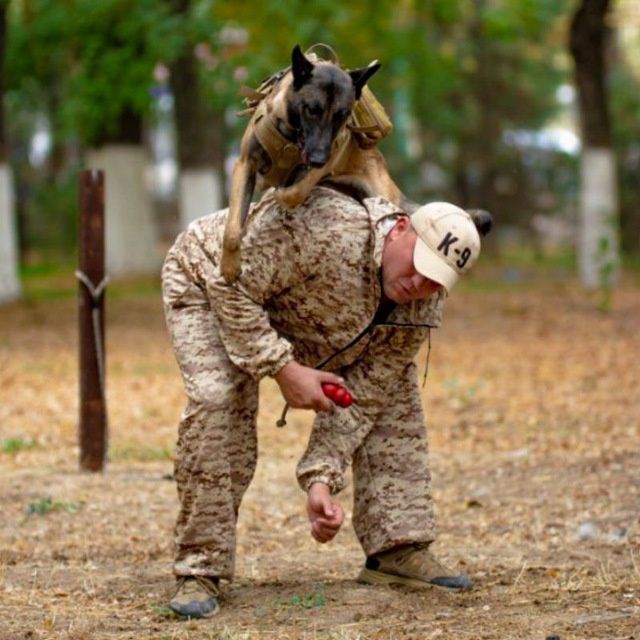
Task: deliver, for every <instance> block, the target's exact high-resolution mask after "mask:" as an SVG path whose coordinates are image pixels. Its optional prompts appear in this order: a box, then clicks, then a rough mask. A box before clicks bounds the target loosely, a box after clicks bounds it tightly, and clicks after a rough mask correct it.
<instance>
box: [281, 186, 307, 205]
mask: <svg viewBox="0 0 640 640" xmlns="http://www.w3.org/2000/svg"><path fill="white" fill-rule="evenodd" d="M273 195H274V197H275V199H276V202H277V203H278V204H279V205H280V206H281V207H284V208H285V209H293V208H294V207H297V206H298V205H300V204H302V203H303V202H304V200H305V197H306V195H307V194H306V193H302V192H301V191H300V189H296V188H295V187H286V188H280V189H276V190H275V192H274V194H273Z"/></svg>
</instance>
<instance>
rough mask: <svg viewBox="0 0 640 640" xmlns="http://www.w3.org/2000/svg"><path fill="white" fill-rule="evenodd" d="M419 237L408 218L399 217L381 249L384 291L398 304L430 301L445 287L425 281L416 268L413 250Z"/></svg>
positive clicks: (427, 279)
mask: <svg viewBox="0 0 640 640" xmlns="http://www.w3.org/2000/svg"><path fill="white" fill-rule="evenodd" d="M417 239H418V236H417V235H416V232H415V231H414V230H413V227H412V226H411V223H410V221H409V218H408V217H406V216H403V217H401V218H398V221H397V222H396V224H395V226H394V227H393V229H391V231H389V233H388V234H387V237H386V239H385V244H384V249H383V250H382V290H383V292H384V295H385V296H386V297H387V298H389V300H393V302H396V303H397V304H406V303H407V302H411V301H412V300H421V299H423V298H428V297H429V296H430V295H431V294H433V293H435V292H436V291H439V290H440V289H441V288H442V285H440V284H438V283H437V282H434V281H433V280H429V278H425V277H424V276H423V275H421V274H419V273H418V272H417V271H416V270H415V267H414V266H413V250H414V248H415V246H416V240H417Z"/></svg>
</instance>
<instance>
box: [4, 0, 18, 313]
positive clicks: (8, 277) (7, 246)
mask: <svg viewBox="0 0 640 640" xmlns="http://www.w3.org/2000/svg"><path fill="white" fill-rule="evenodd" d="M7 5H8V3H7V2H5V1H4V0H0V303H2V302H8V301H9V300H14V299H15V298H18V297H19V296H20V281H19V279H18V247H17V238H16V232H15V226H14V220H15V198H14V192H13V179H12V175H11V168H10V167H9V162H8V159H9V150H8V149H7V136H6V130H5V125H4V91H5V89H4V77H5V74H4V54H5V48H6V41H7V40H6V38H7Z"/></svg>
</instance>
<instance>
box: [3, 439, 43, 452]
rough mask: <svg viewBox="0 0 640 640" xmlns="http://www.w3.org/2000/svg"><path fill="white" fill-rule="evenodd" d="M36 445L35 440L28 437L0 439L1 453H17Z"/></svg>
mask: <svg viewBox="0 0 640 640" xmlns="http://www.w3.org/2000/svg"><path fill="white" fill-rule="evenodd" d="M37 446H38V444H37V442H35V440H32V439H30V438H29V439H24V438H3V439H2V440H0V451H2V453H18V452H19V451H25V450H28V449H35V448H36V447H37Z"/></svg>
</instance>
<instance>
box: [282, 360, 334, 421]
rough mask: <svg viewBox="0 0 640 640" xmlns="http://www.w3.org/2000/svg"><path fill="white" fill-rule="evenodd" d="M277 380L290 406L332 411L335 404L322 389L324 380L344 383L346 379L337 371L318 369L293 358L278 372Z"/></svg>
mask: <svg viewBox="0 0 640 640" xmlns="http://www.w3.org/2000/svg"><path fill="white" fill-rule="evenodd" d="M274 378H275V381H276V382H277V383H278V385H279V386H280V391H281V392H282V395H283V396H284V399H285V400H286V401H287V403H288V404H289V406H290V407H293V408H294V409H313V410H314V411H332V410H333V407H334V404H333V402H331V400H329V398H327V396H326V395H325V394H324V391H323V390H322V383H323V382H330V383H332V384H339V385H344V380H343V379H342V378H340V377H339V376H337V375H336V374H335V373H330V372H329V371H318V370H317V369H312V368H311V367H305V366H304V365H301V364H300V363H298V362H296V361H295V360H292V361H291V362H288V363H287V364H285V365H284V367H282V369H280V371H278V373H276V375H275V376H274Z"/></svg>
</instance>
